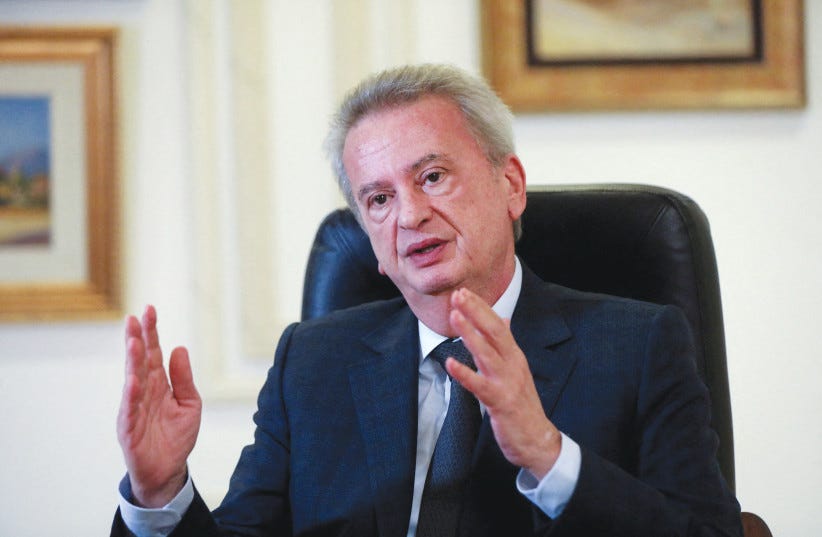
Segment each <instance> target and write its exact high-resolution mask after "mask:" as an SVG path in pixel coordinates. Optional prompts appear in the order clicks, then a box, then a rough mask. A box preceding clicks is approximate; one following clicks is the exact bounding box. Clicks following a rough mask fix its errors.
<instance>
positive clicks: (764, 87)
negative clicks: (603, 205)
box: [481, 0, 805, 112]
mask: <svg viewBox="0 0 822 537" xmlns="http://www.w3.org/2000/svg"><path fill="white" fill-rule="evenodd" d="M802 6H803V4H802V0H768V1H765V0H482V9H481V16H482V37H483V39H482V47H483V72H484V74H485V76H486V77H487V78H488V80H489V82H490V83H491V86H492V87H493V88H494V89H495V90H496V91H497V93H499V95H500V96H501V97H502V98H503V100H504V101H505V102H506V103H507V104H508V105H509V106H511V108H512V109H513V110H514V111H516V112H541V111H576V110H627V109H634V110H654V109H673V108H677V109H685V108H691V109H705V108H788V107H790V108H794V107H801V106H804V105H805V71H804V63H805V58H804V34H803V24H804V23H803V15H802Z"/></svg>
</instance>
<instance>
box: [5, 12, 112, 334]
mask: <svg viewBox="0 0 822 537" xmlns="http://www.w3.org/2000/svg"><path fill="white" fill-rule="evenodd" d="M115 45H116V31H115V30H114V29H111V28H36V27H15V28H2V27H0V319H3V320H40V319H55V320H56V319H86V318H111V317H114V316H119V315H120V292H121V290H120V281H119V270H118V266H117V265H118V253H119V252H118V245H119V214H118V213H119V191H118V182H117V170H116V164H115V148H116V132H115V131H116V129H115V100H114V99H115V92H114V80H115V78H114V60H115V56H114V51H115Z"/></svg>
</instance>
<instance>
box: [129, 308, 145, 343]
mask: <svg viewBox="0 0 822 537" xmlns="http://www.w3.org/2000/svg"><path fill="white" fill-rule="evenodd" d="M124 332H125V342H126V344H128V340H129V338H132V337H139V338H141V337H143V328H142V326H140V321H138V320H137V317H135V316H134V315H128V316H126V320H125V330H124Z"/></svg>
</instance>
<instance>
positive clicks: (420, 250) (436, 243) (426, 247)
mask: <svg viewBox="0 0 822 537" xmlns="http://www.w3.org/2000/svg"><path fill="white" fill-rule="evenodd" d="M443 244H444V242H443V241H440V240H435V239H431V240H427V241H422V242H419V243H417V244H412V245H411V246H409V247H408V249H407V250H406V255H408V256H413V255H423V254H427V253H429V252H432V251H434V250H436V249H437V248H439V247H440V246H442V245H443Z"/></svg>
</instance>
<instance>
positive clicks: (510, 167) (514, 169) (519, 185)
mask: <svg viewBox="0 0 822 537" xmlns="http://www.w3.org/2000/svg"><path fill="white" fill-rule="evenodd" d="M502 172H503V176H504V178H505V181H506V186H507V187H508V215H509V216H510V217H511V220H512V221H513V220H516V219H517V218H519V217H520V216H521V215H522V213H523V211H525V168H523V166H522V162H520V160H519V158H517V156H516V155H514V154H510V155H508V156H507V157H506V158H505V164H503V166H502Z"/></svg>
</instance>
